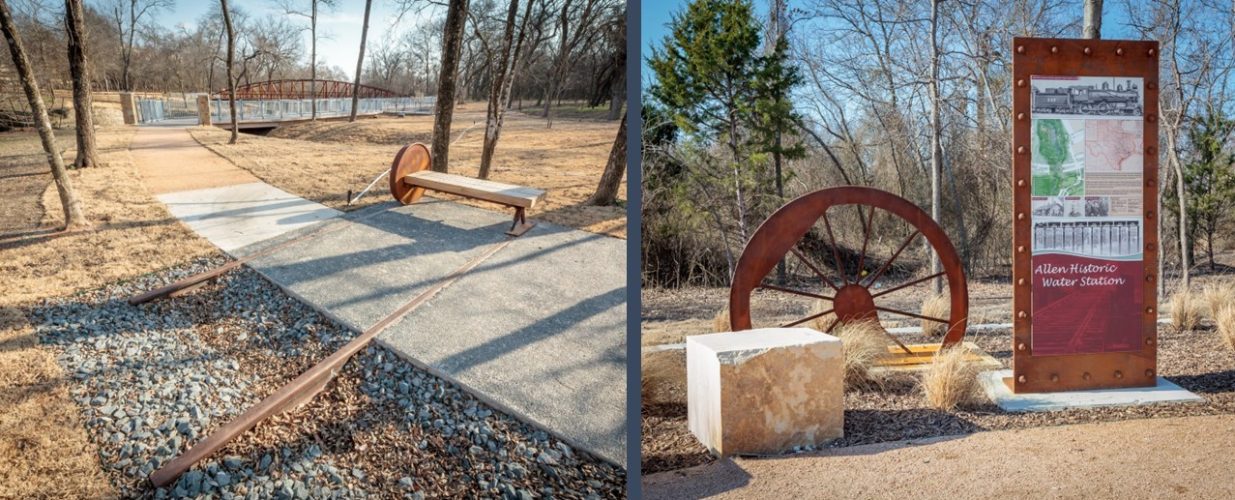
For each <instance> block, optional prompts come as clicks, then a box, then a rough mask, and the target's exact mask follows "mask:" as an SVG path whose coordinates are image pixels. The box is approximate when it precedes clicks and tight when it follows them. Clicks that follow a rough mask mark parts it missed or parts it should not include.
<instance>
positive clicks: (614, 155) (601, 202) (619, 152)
mask: <svg viewBox="0 0 1235 500" xmlns="http://www.w3.org/2000/svg"><path fill="white" fill-rule="evenodd" d="M625 173H626V115H622V123H621V124H620V125H618V133H617V138H616V139H614V140H613V149H610V150H609V162H608V163H606V164H605V173H604V174H601V176H600V184H599V185H597V186H596V192H595V193H592V196H589V197H588V199H587V201H584V202H583V204H584V205H595V206H608V205H612V204H613V202H614V201H616V200H617V192H618V188H619V187H621V186H622V175H624V174H625Z"/></svg>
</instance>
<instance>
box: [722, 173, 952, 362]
mask: <svg viewBox="0 0 1235 500" xmlns="http://www.w3.org/2000/svg"><path fill="white" fill-rule="evenodd" d="M847 205H854V206H856V208H857V212H858V219H859V221H860V225H861V230H862V248H861V252H860V253H859V254H858V256H857V258H856V260H857V265H856V268H855V269H856V271H855V272H854V273H852V274H853V275H852V276H851V275H850V274H851V273H849V272H848V270H847V269H848V267H847V266H846V265H845V264H846V263H852V262H851V261H852V259H847V260H842V259H841V257H840V254H841V252H840V250H839V247H838V245H837V244H836V237H835V236H834V232H833V225H832V222H831V221H830V220H829V215H828V213H829V210H833V212H834V213H835V212H837V211H838V210H836V209H837V208H838V207H843V206H847ZM879 212H887V213H888V214H890V217H895V218H899V219H901V220H903V221H904V222H905V223H907V224H908V225H909V227H910V228H911V229H913V232H912V234H910V235H909V237H908V238H906V239H905V240H904V242H903V243H901V244H900V246H899V247H898V248H897V250H896V251H895V252H894V253H893V254H892V256H891V258H889V259H887V260H885V261H884V262H883V263H882V264H881V265H879V266H878V268H876V269H875V270H874V271H873V272H871V273H870V274H867V273H866V270H867V268H868V267H874V266H873V264H874V260H873V259H872V258H868V256H867V250H868V244H869V243H870V239H871V230H872V227H873V221H874V220H875V216H876V213H879ZM885 217H888V216H887V215H885ZM820 221H822V222H823V226H824V228H825V229H826V236H827V238H828V240H827V242H829V243H830V248H831V254H832V258H833V263H834V264H835V265H834V266H832V267H833V268H834V269H833V274H834V275H835V276H829V275H828V273H825V272H824V270H823V269H821V268H820V267H819V266H818V265H816V264H815V263H814V262H812V259H811V258H810V257H809V256H808V255H807V252H803V251H802V250H801V249H800V248H799V247H800V246H801V245H802V243H803V241H804V238H806V237H807V235H808V233H809V232H810V230H811V228H812V227H814V226H815V225H816V224H818V223H819V222H820ZM919 235H921V236H924V237H925V238H926V241H927V242H928V243H929V244H930V245H931V247H932V248H934V250H935V252H936V253H937V254H938V255H939V257H940V260H941V261H942V262H943V268H944V270H943V271H941V272H939V273H937V274H931V275H929V276H926V277H923V278H917V279H912V280H910V281H907V282H905V283H901V284H898V285H895V286H892V287H889V288H884V289H877V288H874V287H875V285H876V282H877V281H878V280H879V278H880V277H882V276H884V275H885V274H886V273H887V271H888V269H889V267H890V266H891V265H892V263H893V262H895V261H896V259H897V257H899V256H900V255H901V252H903V251H904V250H905V249H906V248H907V247H909V245H910V244H911V243H913V242H914V240H916V239H917V237H918V236H919ZM821 238H822V237H821ZM790 256H794V257H796V258H797V259H800V260H801V262H802V263H803V264H805V266H806V267H807V268H809V269H810V270H811V272H812V273H813V274H814V275H815V276H816V277H817V278H818V280H819V283H818V285H817V286H815V287H814V289H813V290H809V291H807V290H800V289H797V288H790V287H787V286H777V285H773V284H769V283H765V279H766V278H767V277H768V274H769V273H770V272H772V270H773V269H774V268H775V267H776V264H777V262H780V261H781V260H782V259H788V258H789V257H790ZM939 276H945V277H946V278H947V283H948V292H949V295H950V299H951V302H950V303H951V310H950V314H949V317H948V318H937V317H929V316H925V315H922V314H919V313H916V312H910V311H902V310H898V309H895V308H892V307H888V306H884V305H880V303H881V302H886V300H887V299H884V297H885V296H887V295H889V294H892V293H895V292H897V291H900V290H904V289H906V288H910V287H913V286H925V287H929V286H930V282H931V280H933V279H934V278H936V277H939ZM812 281H813V280H812ZM756 288H762V289H765V290H771V291H776V292H782V293H788V294H793V295H798V296H802V297H809V298H812V299H818V300H823V301H827V302H830V303H831V309H828V310H825V311H823V312H820V313H815V314H811V315H809V316H806V317H804V318H800V319H798V320H796V321H792V322H790V323H786V324H784V325H781V326H783V327H791V326H797V325H801V324H804V323H807V322H810V321H812V320H815V319H816V318H820V317H823V316H825V315H828V314H835V316H836V319H835V320H833V321H832V322H831V324H830V325H829V326H827V328H826V330H827V331H828V332H831V331H832V330H833V329H834V328H835V327H836V325H838V324H840V323H843V322H846V321H854V320H870V319H874V320H876V321H877V320H878V313H880V312H883V313H886V314H891V315H897V316H905V317H910V318H918V319H922V320H927V321H936V322H939V323H944V324H946V325H947V331H946V333H945V334H944V337H943V343H942V344H943V347H947V346H950V345H953V344H956V343H958V342H960V341H961V339H962V338H963V337H964V335H965V328H966V324H967V319H966V318H967V316H968V314H969V311H968V309H969V292H968V290H967V288H966V285H965V275H964V271H963V269H962V268H961V264H960V259H959V258H958V257H957V255H956V249H955V248H954V247H953V246H952V242H951V241H950V240H948V237H947V235H946V234H945V233H944V232H943V229H942V228H940V227H939V225H938V224H936V223H935V221H934V220H932V219H931V217H930V215H929V214H927V213H926V212H924V211H922V209H921V208H918V207H917V206H916V205H914V204H913V203H911V202H909V201H908V200H906V199H904V198H901V197H899V196H896V195H894V194H892V193H889V192H886V191H881V190H878V189H873V188H868V187H858V186H845V187H836V188H828V189H821V190H819V191H815V192H812V193H808V194H805V195H802V196H800V197H798V198H797V199H794V200H792V201H790V202H789V203H786V204H785V206H783V207H781V208H780V209H779V210H777V211H776V212H775V213H773V214H772V216H771V217H769V218H768V220H766V221H764V223H763V224H762V225H760V226H759V229H757V230H756V231H755V233H754V235H753V236H751V238H750V240H749V241H748V242H747V243H746V248H745V250H743V251H742V256H741V258H739V259H738V265H737V269H736V270H735V272H734V276H733V285H732V286H731V287H730V289H729V320H730V323H731V325H730V326H731V327H732V328H733V330H734V331H740V330H748V329H750V328H751V324H752V323H751V294H752V292H754V291H755V289H756ZM881 299H883V300H882V301H881ZM897 343H899V340H898V341H897ZM901 347H902V348H904V346H903V345H902V346H901Z"/></svg>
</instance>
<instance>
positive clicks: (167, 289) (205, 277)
mask: <svg viewBox="0 0 1235 500" xmlns="http://www.w3.org/2000/svg"><path fill="white" fill-rule="evenodd" d="M380 213H382V212H381V211H374V212H373V213H370V214H365V215H364V216H362V217H358V218H356V219H355V220H352V219H347V218H341V220H336V221H334V222H333V223H329V224H327V225H325V226H322V227H319V228H317V229H314V230H313V231H310V232H309V233H307V234H303V235H300V236H297V237H295V238H292V239H290V240H287V241H284V242H282V243H278V244H275V245H271V246H270V247H269V248H265V249H263V250H261V251H259V252H254V253H252V254H250V255H246V256H244V257H241V258H238V259H236V260H233V261H230V262H228V263H226V264H223V265H221V266H219V267H216V268H214V269H211V270H209V271H203V272H200V273H197V274H194V275H192V276H188V277H185V278H182V279H179V280H176V281H174V282H172V283H170V284H167V285H164V286H161V287H159V288H155V289H154V290H150V291H147V292H145V293H141V294H138V295H134V296H132V297H129V304H132V305H138V304H144V303H146V302H150V301H152V300H154V299H159V298H162V297H167V296H171V297H175V296H177V295H179V292H182V291H184V292H187V291H188V290H191V289H193V288H196V287H198V286H201V284H202V283H203V282H206V281H209V280H212V279H214V278H217V277H219V276H222V275H223V274H225V273H227V272H228V271H231V270H232V269H236V268H238V267H241V266H243V265H245V264H247V263H249V262H250V261H252V260H254V259H258V258H261V257H266V256H268V255H270V254H273V253H275V252H278V251H279V250H283V249H286V248H288V247H290V246H292V245H294V244H297V243H302V242H304V241H306V240H310V239H313V238H316V237H318V236H325V235H327V234H330V233H333V232H335V231H338V230H340V229H343V228H345V227H347V226H348V224H347V223H348V222H360V221H363V220H365V219H368V218H370V217H373V216H376V215H378V214H380Z"/></svg>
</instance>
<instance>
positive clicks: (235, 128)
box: [219, 0, 240, 144]
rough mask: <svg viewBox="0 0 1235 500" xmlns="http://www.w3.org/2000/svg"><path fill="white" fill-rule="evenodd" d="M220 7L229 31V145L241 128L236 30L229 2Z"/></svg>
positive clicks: (224, 24) (238, 135) (220, 4)
mask: <svg viewBox="0 0 1235 500" xmlns="http://www.w3.org/2000/svg"><path fill="white" fill-rule="evenodd" d="M219 6H220V7H222V8H223V26H224V27H225V28H226V29H227V106H228V110H229V112H230V113H231V122H232V136H231V138H230V139H228V140H227V143H228V144H235V143H236V141H237V140H238V139H239V138H240V126H239V124H238V123H237V120H236V78H235V76H234V75H233V73H234V72H235V66H236V64H235V62H236V30H235V28H234V27H233V26H232V15H231V10H230V9H228V8H227V0H219Z"/></svg>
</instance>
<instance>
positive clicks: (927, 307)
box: [922, 293, 952, 337]
mask: <svg viewBox="0 0 1235 500" xmlns="http://www.w3.org/2000/svg"><path fill="white" fill-rule="evenodd" d="M951 309H952V298H951V297H949V296H948V295H945V294H942V293H940V294H935V295H931V296H930V297H927V298H926V300H924V301H922V315H923V316H930V317H932V318H940V319H948V316H949V315H950V314H951V313H950V311H951ZM947 332H948V324H947V323H940V322H938V321H931V320H926V319H924V320H922V333H923V334H924V335H926V336H928V337H942V336H943V334H945V333H947Z"/></svg>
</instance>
